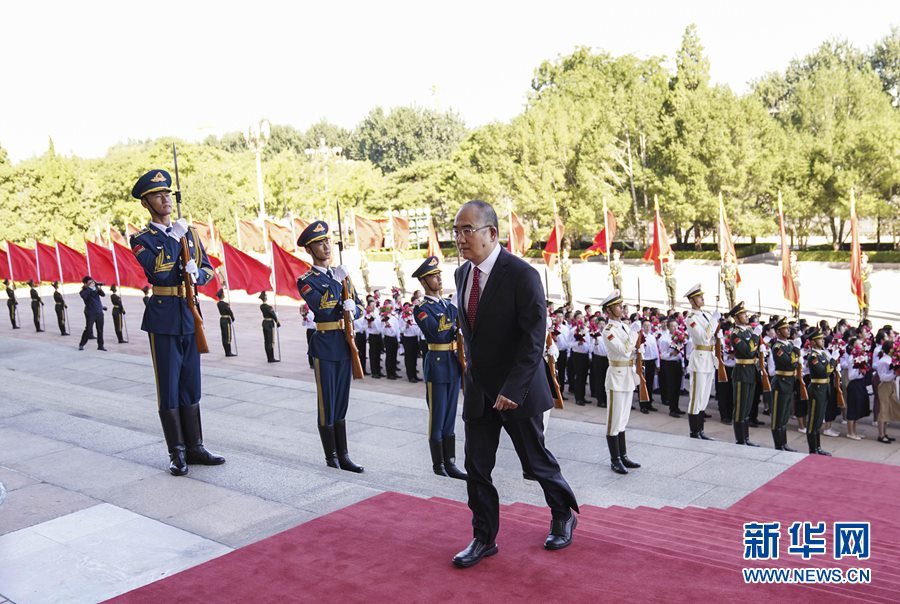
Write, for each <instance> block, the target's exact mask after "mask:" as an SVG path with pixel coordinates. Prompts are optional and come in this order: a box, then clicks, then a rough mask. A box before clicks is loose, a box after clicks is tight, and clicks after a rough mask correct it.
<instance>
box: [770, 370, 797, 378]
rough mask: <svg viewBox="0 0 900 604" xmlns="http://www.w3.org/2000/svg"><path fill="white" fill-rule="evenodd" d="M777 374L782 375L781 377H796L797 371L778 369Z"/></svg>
mask: <svg viewBox="0 0 900 604" xmlns="http://www.w3.org/2000/svg"><path fill="white" fill-rule="evenodd" d="M775 375H780V376H781V377H794V376H796V375H797V373H796V372H794V371H776V372H775Z"/></svg>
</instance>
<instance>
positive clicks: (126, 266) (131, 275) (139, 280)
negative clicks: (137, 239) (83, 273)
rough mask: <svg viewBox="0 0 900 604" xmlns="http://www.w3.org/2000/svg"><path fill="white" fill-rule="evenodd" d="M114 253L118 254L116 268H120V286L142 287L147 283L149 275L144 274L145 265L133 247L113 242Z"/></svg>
mask: <svg viewBox="0 0 900 604" xmlns="http://www.w3.org/2000/svg"><path fill="white" fill-rule="evenodd" d="M113 253H114V254H115V255H116V268H118V270H119V285H120V286H124V287H133V288H135V289H141V288H142V287H144V286H145V285H147V275H146V274H144V267H142V266H141V265H140V263H139V262H138V261H137V258H135V256H134V252H132V251H131V248H127V247H125V246H124V245H121V244H119V243H113ZM92 261H93V259H92ZM92 268H93V266H92Z"/></svg>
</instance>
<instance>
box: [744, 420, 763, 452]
mask: <svg viewBox="0 0 900 604" xmlns="http://www.w3.org/2000/svg"><path fill="white" fill-rule="evenodd" d="M741 424H742V425H743V426H744V444H745V445H747V446H748V447H758V446H759V445H758V444H756V443H754V442H750V420H749V419H745V420H744V421H742V422H741Z"/></svg>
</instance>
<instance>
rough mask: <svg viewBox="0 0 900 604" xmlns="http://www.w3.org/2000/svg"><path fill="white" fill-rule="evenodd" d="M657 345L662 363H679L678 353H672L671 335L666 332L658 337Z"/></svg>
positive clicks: (679, 356)
mask: <svg viewBox="0 0 900 604" xmlns="http://www.w3.org/2000/svg"><path fill="white" fill-rule="evenodd" d="M657 344H658V345H659V358H660V359H662V360H663V361H680V360H681V355H680V354H678V353H673V351H672V334H671V333H669V332H668V331H664V332H663V334H662V335H661V336H659V341H658V342H657Z"/></svg>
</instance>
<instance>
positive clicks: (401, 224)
mask: <svg viewBox="0 0 900 604" xmlns="http://www.w3.org/2000/svg"><path fill="white" fill-rule="evenodd" d="M391 228H392V229H393V232H394V249H395V250H405V249H407V248H409V220H407V219H406V218H401V217H400V216H391Z"/></svg>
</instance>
